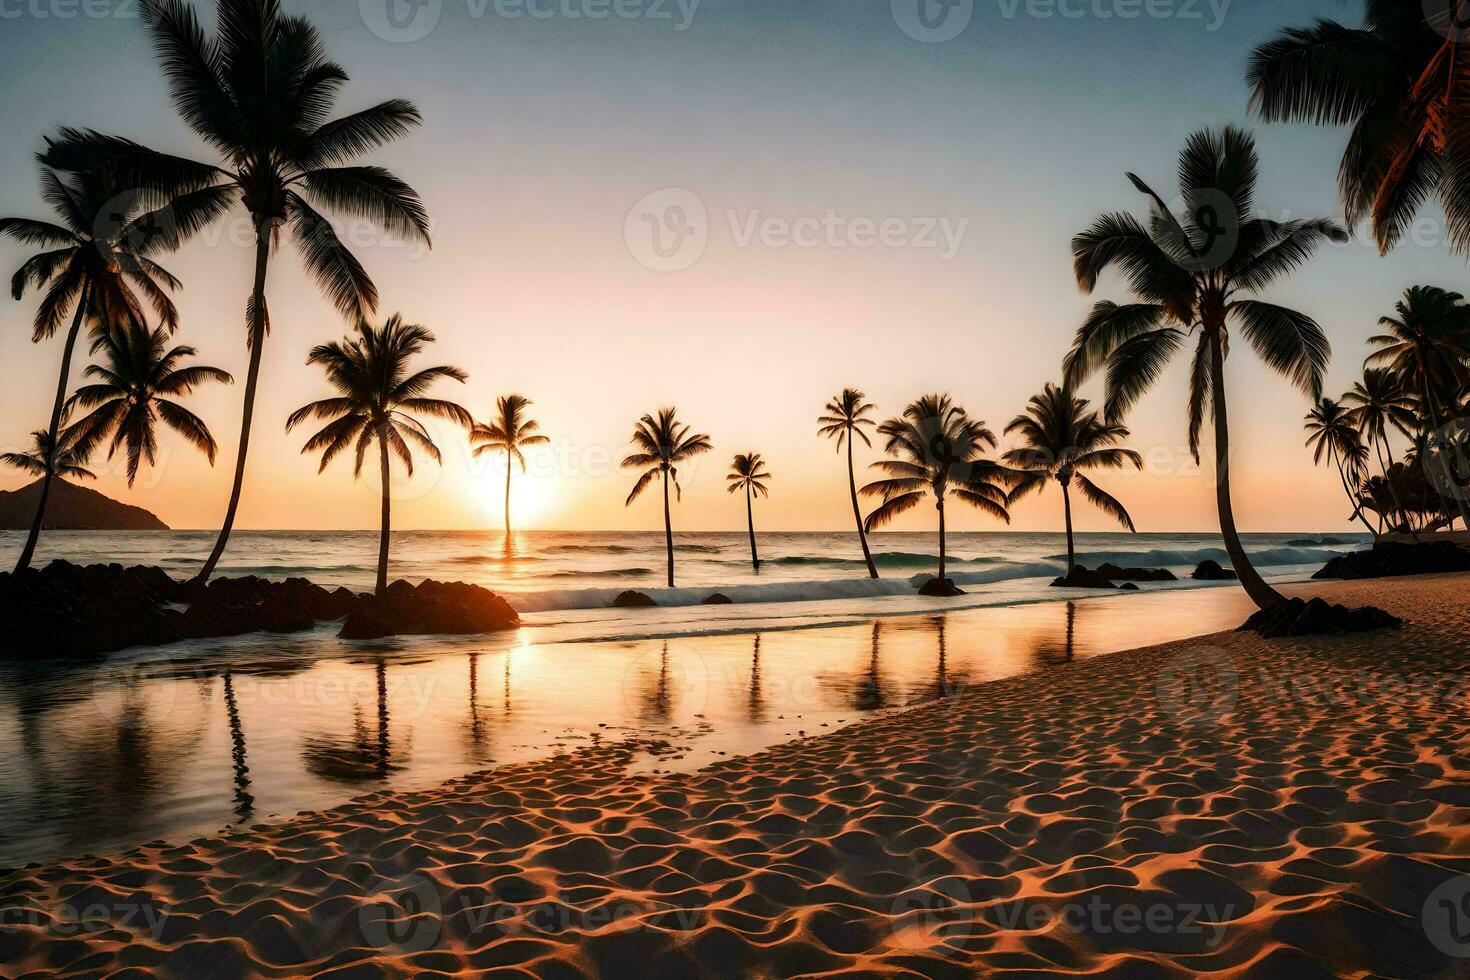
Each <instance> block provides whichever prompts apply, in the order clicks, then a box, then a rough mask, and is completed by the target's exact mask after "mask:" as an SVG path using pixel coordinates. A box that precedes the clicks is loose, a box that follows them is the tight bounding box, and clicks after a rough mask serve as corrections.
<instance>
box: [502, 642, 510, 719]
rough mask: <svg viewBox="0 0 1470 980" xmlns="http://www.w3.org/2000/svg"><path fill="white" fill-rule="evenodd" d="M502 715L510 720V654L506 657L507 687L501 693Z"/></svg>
mask: <svg viewBox="0 0 1470 980" xmlns="http://www.w3.org/2000/svg"><path fill="white" fill-rule="evenodd" d="M500 715H501V717H502V718H507V719H508V718H510V654H509V653H507V654H506V655H505V685H504V687H503V688H502V690H501V692H500Z"/></svg>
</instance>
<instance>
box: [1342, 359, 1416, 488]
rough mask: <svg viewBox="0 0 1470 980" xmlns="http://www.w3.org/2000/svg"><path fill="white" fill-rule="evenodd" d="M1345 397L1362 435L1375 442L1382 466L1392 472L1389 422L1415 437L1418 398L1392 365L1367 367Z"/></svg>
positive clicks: (1368, 440)
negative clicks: (1407, 387)
mask: <svg viewBox="0 0 1470 980" xmlns="http://www.w3.org/2000/svg"><path fill="white" fill-rule="evenodd" d="M1342 400H1343V402H1344V403H1346V404H1348V405H1351V406H1353V407H1352V409H1351V412H1352V419H1353V424H1354V425H1356V426H1357V427H1358V435H1359V436H1360V437H1362V438H1363V439H1364V440H1365V442H1367V443H1368V444H1370V445H1372V446H1373V448H1374V449H1375V450H1376V452H1377V454H1378V464H1379V468H1380V469H1381V470H1382V471H1383V472H1385V473H1386V472H1388V467H1389V466H1390V464H1392V463H1393V462H1394V458H1393V446H1392V445H1390V444H1389V440H1388V428H1389V426H1393V428H1395V429H1397V430H1398V431H1399V432H1400V433H1401V434H1402V435H1404V436H1406V437H1408V438H1411V439H1412V438H1413V436H1414V431H1415V430H1416V429H1417V428H1418V427H1419V423H1418V419H1417V417H1416V416H1415V414H1414V398H1413V396H1412V395H1411V394H1409V392H1408V391H1407V390H1406V389H1405V388H1404V384H1403V380H1402V379H1401V378H1399V377H1398V376H1397V375H1396V374H1394V373H1393V372H1392V371H1390V370H1389V369H1388V368H1368V369H1366V370H1364V371H1363V379H1362V380H1361V381H1356V382H1354V383H1353V388H1352V390H1351V391H1349V392H1346V393H1345V394H1344V395H1343V396H1342Z"/></svg>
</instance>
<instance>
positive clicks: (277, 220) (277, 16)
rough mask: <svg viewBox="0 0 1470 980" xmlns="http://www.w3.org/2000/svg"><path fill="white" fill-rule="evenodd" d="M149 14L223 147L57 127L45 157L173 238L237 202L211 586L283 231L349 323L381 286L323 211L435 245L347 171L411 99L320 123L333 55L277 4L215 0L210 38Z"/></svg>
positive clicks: (202, 130)
mask: <svg viewBox="0 0 1470 980" xmlns="http://www.w3.org/2000/svg"><path fill="white" fill-rule="evenodd" d="M140 6H141V11H142V16H143V22H144V24H145V25H146V27H147V29H148V33H149V35H150V37H151V38H152V41H153V46H154V50H155V52H156V55H157V58H158V63H159V66H160V68H162V70H163V73H164V75H165V76H166V77H167V79H168V81H169V86H170V94H171V97H172V101H173V105H174V109H175V110H176V111H177V112H178V114H179V115H180V116H181V117H182V118H183V120H184V121H185V122H186V123H187V124H188V125H189V127H190V128H191V129H193V130H194V132H195V133H196V134H197V135H198V136H199V137H200V139H202V140H203V141H204V142H205V143H207V144H208V145H209V146H210V147H211V148H213V149H214V150H215V151H217V152H218V153H219V155H220V158H221V163H220V164H219V165H213V164H205V163H197V162H194V161H191V160H186V159H183V158H181V157H176V156H169V155H167V154H163V153H158V152H155V151H153V150H150V149H148V148H147V147H144V146H141V145H139V144H137V143H134V142H132V141H131V140H127V139H122V138H119V137H115V136H105V135H102V134H100V133H97V132H95V131H93V130H75V129H68V130H63V131H62V133H61V136H60V137H59V138H58V139H57V140H55V141H52V142H51V143H50V144H49V146H48V148H47V150H46V152H45V154H44V158H45V160H46V161H47V162H48V163H50V164H52V165H54V166H58V167H60V168H62V169H65V170H73V171H87V170H96V169H102V168H105V169H106V170H108V171H109V172H110V173H111V174H113V175H114V177H115V178H116V179H117V180H119V181H120V182H121V183H122V184H123V185H124V186H129V187H139V188H144V189H146V190H148V191H150V192H151V193H153V194H154V195H155V196H157V197H158V198H160V199H161V200H163V201H167V202H168V205H169V209H168V214H169V216H170V220H169V221H168V222H165V223H164V226H163V229H162V235H163V237H164V238H165V239H166V240H167V242H168V243H169V244H177V243H178V242H179V241H181V240H183V239H184V238H186V237H188V236H189V235H191V234H193V233H195V232H197V231H198V230H200V229H201V228H203V227H204V226H206V225H207V224H209V223H210V222H212V221H214V220H216V219H217V218H219V217H221V216H223V215H224V214H225V213H227V212H228V211H230V210H232V209H233V208H234V207H235V206H236V205H237V204H239V205H243V206H244V208H245V210H246V211H247V212H248V213H249V215H250V219H251V223H252V226H253V229H254V238H255V276H254V284H253V286H252V289H251V294H250V302H249V305H248V307H247V312H246V345H247V347H248V349H249V351H250V366H249V369H248V371H247V373H246V377H245V404H244V409H243V412H242V416H241V422H240V444H239V447H238V449H237V453H236V460H235V477H234V482H233V484H232V486H231V488H230V502H229V505H228V506H227V507H226V510H225V518H224V521H223V523H222V525H221V527H220V533H219V538H218V540H217V541H216V542H215V545H214V548H213V550H212V551H211V552H210V555H209V558H208V559H207V560H206V561H205V563H204V566H203V568H202V569H200V572H199V580H200V581H201V582H202V581H206V580H208V578H209V576H210V575H212V574H213V573H214V568H215V566H216V565H217V564H218V563H219V560H220V557H221V556H222V555H223V554H224V550H225V545H226V544H227V543H228V541H229V538H230V531H231V529H232V528H233V527H234V523H235V514H236V511H237V510H238V508H239V504H240V491H241V487H242V485H243V481H244V478H245V461H246V457H247V455H248V453H249V449H250V429H251V424H252V421H253V419H254V413H255V394H256V386H257V383H258V381H259V377H260V360H261V351H262V348H263V347H264V344H265V337H266V335H267V333H268V332H269V330H270V315H269V312H268V310H267V308H266V295H265V293H266V290H265V284H266V272H267V270H268V268H269V265H270V258H271V253H272V250H273V249H274V248H275V246H276V243H277V241H278V239H279V237H280V230H281V228H282V227H285V226H289V227H290V229H291V232H292V237H293V238H294V239H295V241H296V245H297V248H298V250H299V252H300V254H301V260H302V262H303V264H304V265H305V266H306V269H307V271H308V272H309V273H310V274H311V276H312V278H313V279H315V280H316V283H317V285H318V286H319V287H320V288H321V290H322V291H323V292H324V293H325V294H326V295H327V297H328V298H330V299H331V301H332V302H333V304H334V305H335V306H336V307H337V308H338V309H339V310H340V311H341V312H342V314H343V315H344V316H346V317H347V318H348V319H349V320H350V321H353V322H356V321H359V320H362V319H364V318H366V317H367V316H368V315H369V314H370V313H372V312H374V311H375V310H376V308H377V303H378V293H377V289H376V288H375V287H374V285H373V282H372V279H370V278H369V276H368V274H367V272H366V270H364V269H363V267H362V265H361V263H359V262H358V260H357V258H356V257H355V256H354V255H353V254H352V253H351V252H350V251H349V250H348V248H347V247H346V245H344V244H343V242H342V241H341V240H340V239H339V238H338V237H337V234H336V232H335V231H334V230H333V228H332V225H331V224H330V223H329V222H328V221H327V219H326V218H325V217H323V215H322V214H321V212H320V211H318V210H317V209H318V208H324V209H327V210H330V211H335V212H336V213H338V214H340V215H342V216H343V217H346V218H350V219H355V220H365V221H369V222H371V223H373V224H374V225H376V226H378V227H381V228H382V229H384V230H385V231H386V232H388V233H389V234H391V235H394V236H397V237H400V238H402V239H404V240H407V241H414V242H422V243H424V244H427V243H428V241H429V228H428V225H429V220H428V215H427V213H426V212H425V210H424V207H423V205H422V203H421V202H420V201H419V198H418V195H417V194H416V193H415V192H414V191H413V189H412V188H411V187H409V186H408V185H407V184H405V183H404V182H403V181H402V180H400V179H398V178H397V177H395V176H394V175H393V174H391V173H389V172H388V171H387V170H384V169H382V168H381V167H370V166H342V164H344V163H346V162H347V161H349V160H351V159H353V158H356V157H359V156H361V155H362V154H364V153H366V152H368V151H370V150H373V149H376V148H378V147H380V146H382V145H383V144H385V143H388V142H390V141H392V140H394V139H397V138H398V137H401V136H403V135H405V134H407V133H408V132H409V131H410V130H412V129H413V128H414V127H415V126H417V125H418V123H419V113H418V110H417V109H416V108H414V106H413V104H412V103H410V102H407V101H404V100H402V99H390V100H388V101H386V102H382V103H379V104H378V105H375V106H372V107H371V108H368V109H364V110H362V111H360V112H356V113H353V114H351V115H347V116H342V117H339V118H337V119H331V120H329V119H328V116H329V114H330V113H331V111H332V107H333V103H334V101H335V99H336V95H337V92H338V90H339V89H340V88H341V87H342V85H343V84H344V83H345V82H346V81H347V73H346V72H345V71H343V69H342V68H341V67H340V66H339V65H337V64H335V63H333V62H331V61H328V60H327V58H326V55H325V51H324V49H323V46H322V41H321V37H320V35H319V34H318V33H317V31H316V29H315V28H314V27H313V26H312V25H311V24H310V23H309V22H308V21H306V20H305V19H303V18H301V17H289V16H286V15H285V14H283V13H282V11H281V6H280V3H279V0H217V4H216V8H215V19H216V22H217V33H216V36H215V37H213V38H210V37H208V36H206V35H205V33H204V31H203V29H202V28H201V27H200V25H199V20H198V18H197V17H196V15H195V13H194V9H193V7H192V6H190V5H189V4H188V3H185V2H183V0H141V5H140Z"/></svg>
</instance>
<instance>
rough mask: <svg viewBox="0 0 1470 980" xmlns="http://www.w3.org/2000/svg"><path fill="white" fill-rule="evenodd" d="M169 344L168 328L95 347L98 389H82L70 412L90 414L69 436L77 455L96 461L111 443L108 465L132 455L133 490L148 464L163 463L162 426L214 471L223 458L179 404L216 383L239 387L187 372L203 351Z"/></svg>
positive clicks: (114, 336)
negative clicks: (99, 357)
mask: <svg viewBox="0 0 1470 980" xmlns="http://www.w3.org/2000/svg"><path fill="white" fill-rule="evenodd" d="M168 339H169V337H168V332H167V331H166V330H164V329H163V328H162V327H159V328H157V329H149V328H147V327H129V328H126V329H122V330H109V331H107V332H106V333H104V334H103V335H102V336H101V337H99V338H98V340H97V343H96V345H95V348H96V349H97V350H100V351H101V352H102V360H103V363H102V364H93V365H92V366H90V367H88V368H87V370H86V372H85V375H86V377H89V378H95V379H96V383H95V384H88V385H83V386H82V387H80V388H78V389H77V390H76V393H75V394H73V395H72V396H71V398H70V399H69V400H68V401H67V403H66V409H67V412H72V411H74V410H76V409H82V410H86V411H87V414H86V415H85V416H83V417H82V418H81V419H79V420H78V421H77V422H76V423H75V424H74V425H72V426H70V427H68V429H67V430H66V431H67V437H68V438H69V439H70V440H71V441H72V444H73V445H74V446H75V447H76V452H77V453H79V454H81V455H82V456H84V457H86V456H90V455H91V454H92V453H93V452H94V451H95V450H96V449H97V448H98V447H99V446H100V445H101V444H102V443H103V442H107V443H108V446H107V458H108V459H111V458H112V457H113V456H114V455H115V454H116V453H117V451H118V450H119V449H125V450H126V451H127V455H128V486H132V485H133V481H134V480H136V479H137V478H138V468H139V466H140V465H141V464H142V463H143V462H145V461H146V462H147V463H148V465H149V466H152V465H154V463H156V462H157V452H158V436H157V430H158V424H159V423H160V422H162V423H163V424H164V425H165V426H167V427H168V428H170V429H172V430H173V431H174V432H175V433H177V434H178V435H180V436H183V438H184V441H185V442H187V443H188V444H189V445H191V446H193V447H194V448H196V449H198V450H199V451H200V452H202V453H204V455H205V456H207V457H208V458H209V463H210V465H211V466H213V465H214V457H215V453H216V452H217V451H218V447H217V446H216V445H215V442H214V437H213V436H211V435H210V434H209V427H208V426H206V425H205V424H204V420H203V419H201V418H199V416H197V415H195V414H194V413H193V412H191V411H189V410H188V409H187V408H185V407H184V406H182V405H180V404H179V403H178V402H177V401H174V400H173V399H175V398H182V397H183V396H185V395H188V394H190V393H191V392H193V390H194V389H195V388H196V387H198V386H199V385H201V384H204V383H205V382H208V381H218V382H220V383H221V384H233V383H234V380H235V379H234V378H232V377H230V375H228V374H226V373H225V372H224V371H221V370H220V369H219V368H216V367H209V366H207V365H203V364H190V365H185V364H184V361H186V360H187V359H188V358H191V357H194V356H196V355H197V354H198V353H199V352H198V351H196V350H195V349H194V348H192V347H185V346H179V347H172V348H171V347H169V346H168Z"/></svg>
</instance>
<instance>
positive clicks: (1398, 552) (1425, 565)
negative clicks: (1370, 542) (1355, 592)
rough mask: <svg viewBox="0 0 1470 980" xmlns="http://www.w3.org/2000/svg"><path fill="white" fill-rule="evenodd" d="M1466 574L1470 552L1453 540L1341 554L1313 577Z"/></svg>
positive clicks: (1383, 544) (1379, 546) (1385, 544)
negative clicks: (1438, 573) (1437, 573)
mask: <svg viewBox="0 0 1470 980" xmlns="http://www.w3.org/2000/svg"><path fill="white" fill-rule="evenodd" d="M1465 571H1470V550H1467V549H1465V548H1462V547H1461V546H1459V545H1457V544H1455V543H1453V542H1451V541H1424V542H1421V543H1419V544H1400V543H1398V542H1393V541H1384V542H1380V543H1378V544H1377V545H1375V546H1374V547H1372V548H1371V549H1369V550H1367V551H1354V552H1351V553H1349V554H1346V555H1338V556H1337V557H1336V558H1333V559H1332V560H1330V561H1328V563H1327V564H1326V565H1323V566H1322V568H1321V570H1319V571H1318V572H1317V574H1315V575H1313V576H1312V578H1332V579H1358V578H1383V577H1385V576H1390V575H1430V574H1433V573H1435V572H1465Z"/></svg>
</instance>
